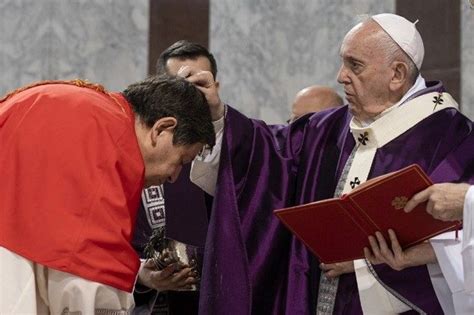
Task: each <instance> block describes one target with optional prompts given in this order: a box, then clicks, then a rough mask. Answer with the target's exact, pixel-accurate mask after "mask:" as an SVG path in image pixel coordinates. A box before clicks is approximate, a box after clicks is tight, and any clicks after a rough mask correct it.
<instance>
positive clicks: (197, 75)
mask: <svg viewBox="0 0 474 315" xmlns="http://www.w3.org/2000/svg"><path fill="white" fill-rule="evenodd" d="M177 75H178V76H180V77H183V78H185V79H186V80H188V81H189V82H191V83H193V84H194V85H196V87H197V88H198V89H199V90H200V91H201V92H202V93H204V95H205V96H206V100H207V103H208V104H209V109H210V110H211V116H212V120H213V121H216V120H219V119H220V118H221V117H222V116H224V103H223V102H222V101H221V99H220V97H219V83H218V82H217V81H215V80H214V76H213V75H212V73H211V72H209V71H203V70H200V69H197V68H193V67H191V66H183V67H181V68H180V69H179V70H178V73H177Z"/></svg>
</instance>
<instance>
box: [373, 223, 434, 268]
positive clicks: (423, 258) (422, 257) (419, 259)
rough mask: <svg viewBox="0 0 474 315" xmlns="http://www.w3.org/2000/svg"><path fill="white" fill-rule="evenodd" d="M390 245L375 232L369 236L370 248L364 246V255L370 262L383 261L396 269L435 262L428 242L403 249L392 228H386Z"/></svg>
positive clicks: (378, 262)
mask: <svg viewBox="0 0 474 315" xmlns="http://www.w3.org/2000/svg"><path fill="white" fill-rule="evenodd" d="M388 235H389V237H390V242H391V246H390V247H389V245H388V244H387V242H386V241H385V238H384V237H383V235H382V233H380V232H375V237H374V236H369V242H370V247H371V248H370V249H368V248H367V247H366V248H364V254H365V257H366V258H367V259H368V260H369V261H370V262H371V263H372V264H381V263H385V264H387V265H389V266H390V267H391V268H392V269H395V270H397V271H400V270H403V269H405V268H408V267H415V266H420V265H426V264H428V263H434V262H436V255H435V253H434V250H433V247H432V246H431V244H430V243H429V242H425V243H422V244H419V245H415V246H412V247H410V248H407V249H406V250H403V249H402V247H401V246H400V243H399V242H398V239H397V235H396V234H395V232H394V231H393V230H391V229H390V230H388Z"/></svg>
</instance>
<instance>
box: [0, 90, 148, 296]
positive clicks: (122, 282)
mask: <svg viewBox="0 0 474 315" xmlns="http://www.w3.org/2000/svg"><path fill="white" fill-rule="evenodd" d="M76 84H79V85H83V84H82V82H81V81H79V82H76ZM96 88H97V90H94V89H93V88H90V87H81V86H77V85H75V84H71V83H69V84H66V83H64V82H63V83H54V84H42V85H38V86H35V87H31V88H28V89H26V90H24V91H21V92H18V93H15V94H13V95H11V96H10V97H8V98H7V99H6V100H3V101H2V102H0V180H1V182H0V218H1V219H0V246H3V247H5V248H7V249H9V250H11V251H13V252H15V253H17V254H18V255H21V256H23V257H25V258H27V259H29V260H32V261H34V262H37V263H39V264H42V265H45V266H47V267H50V268H53V269H57V270H61V271H65V272H69V273H72V274H75V275H77V276H79V277H82V278H85V279H88V280H92V281H96V282H100V283H103V284H107V285H110V286H112V287H115V288H117V289H121V290H125V291H131V290H132V289H133V285H134V281H135V276H136V273H137V271H138V267H139V260H138V257H137V255H136V253H135V251H134V250H133V248H132V246H131V245H130V239H131V233H132V229H133V226H134V224H135V216H136V210H137V208H138V202H139V198H140V192H141V189H142V186H143V174H144V164H143V159H142V156H141V154H140V151H139V147H138V144H137V139H136V135H135V130H134V115H133V112H132V111H131V108H130V105H129V104H128V102H127V101H126V100H125V98H124V97H123V96H122V95H121V94H112V93H107V92H105V91H103V90H100V87H97V86H96Z"/></svg>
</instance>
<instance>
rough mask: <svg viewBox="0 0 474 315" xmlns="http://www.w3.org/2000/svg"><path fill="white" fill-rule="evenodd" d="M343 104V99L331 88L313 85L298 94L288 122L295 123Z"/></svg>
mask: <svg viewBox="0 0 474 315" xmlns="http://www.w3.org/2000/svg"><path fill="white" fill-rule="evenodd" d="M343 104H344V101H343V100H342V98H341V97H340V96H339V95H338V94H337V92H336V91H335V90H333V89H331V88H330V87H327V86H320V85H311V86H308V87H305V88H304V89H302V90H301V91H299V92H298V93H296V96H295V100H294V101H293V104H292V106H291V116H290V119H289V121H288V122H293V121H295V120H296V119H298V118H299V117H301V116H303V115H304V114H307V113H314V112H319V111H322V110H325V109H328V108H331V107H336V106H340V105H343Z"/></svg>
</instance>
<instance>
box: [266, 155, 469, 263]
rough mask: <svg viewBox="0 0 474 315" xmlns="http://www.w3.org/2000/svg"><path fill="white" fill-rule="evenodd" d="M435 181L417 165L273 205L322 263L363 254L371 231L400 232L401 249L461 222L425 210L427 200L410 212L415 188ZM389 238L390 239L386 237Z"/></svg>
mask: <svg viewBox="0 0 474 315" xmlns="http://www.w3.org/2000/svg"><path fill="white" fill-rule="evenodd" d="M431 185H432V182H431V180H430V179H429V177H428V176H427V175H426V174H425V173H424V172H423V170H422V169H421V168H420V167H419V166H418V165H416V164H414V165H410V166H408V167H405V168H403V169H401V170H399V171H396V172H393V173H389V174H386V175H384V176H381V177H378V178H375V179H372V180H369V181H367V182H366V183H364V184H362V185H361V186H359V187H357V188H356V189H354V190H352V191H351V192H350V193H348V194H347V195H343V196H342V197H341V198H333V199H326V200H321V201H317V202H312V203H308V204H304V205H300V206H296V207H290V208H284V209H279V210H275V211H274V213H275V215H276V216H277V217H278V218H279V219H280V220H281V221H282V222H283V224H285V225H286V226H287V227H288V228H289V229H290V230H291V232H292V233H293V234H295V236H296V237H297V238H298V239H300V240H301V241H302V242H303V243H304V244H305V245H306V246H307V247H308V248H309V249H310V250H311V252H313V254H315V255H316V256H317V257H318V258H319V260H320V261H321V262H323V263H326V264H329V263H335V262H342V261H349V260H355V259H360V258H363V257H364V251H363V248H364V247H369V248H370V246H369V240H368V236H369V235H374V234H375V232H376V231H380V232H381V233H382V234H383V235H384V237H385V239H386V240H389V238H388V233H387V230H388V229H393V230H394V231H395V233H396V234H397V237H398V240H399V242H400V245H401V246H402V248H404V249H405V248H408V247H410V246H413V245H415V244H419V243H421V242H423V241H425V240H427V239H429V238H431V237H433V236H435V235H438V234H441V233H443V232H446V231H449V230H454V229H456V228H459V227H460V222H443V221H439V220H436V219H434V218H433V217H432V216H431V215H429V214H428V213H427V212H426V210H425V209H426V203H423V204H420V205H418V206H417V207H416V208H415V209H413V210H412V211H411V212H410V213H405V212H404V211H403V207H404V206H405V204H406V203H407V201H408V200H409V199H410V198H411V197H412V196H413V195H415V194H416V193H418V192H419V191H421V190H424V189H425V188H427V187H429V186H431ZM388 242H389V241H388Z"/></svg>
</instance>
